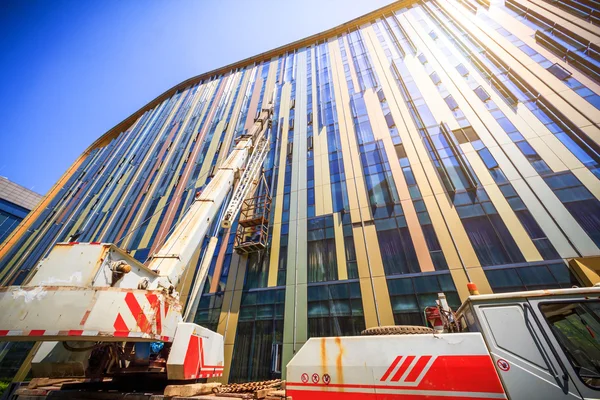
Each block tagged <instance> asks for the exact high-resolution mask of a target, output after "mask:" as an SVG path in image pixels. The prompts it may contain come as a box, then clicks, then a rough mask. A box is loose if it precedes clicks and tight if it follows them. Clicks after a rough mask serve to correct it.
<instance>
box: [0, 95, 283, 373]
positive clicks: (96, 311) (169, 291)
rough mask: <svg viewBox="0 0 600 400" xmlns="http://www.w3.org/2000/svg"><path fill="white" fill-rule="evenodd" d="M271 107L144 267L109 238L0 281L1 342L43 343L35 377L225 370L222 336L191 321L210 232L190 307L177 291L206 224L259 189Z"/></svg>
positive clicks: (58, 252)
mask: <svg viewBox="0 0 600 400" xmlns="http://www.w3.org/2000/svg"><path fill="white" fill-rule="evenodd" d="M272 114H273V106H272V104H271V103H270V104H269V106H268V107H267V108H265V109H262V110H260V111H259V113H258V115H257V116H256V118H255V121H254V125H253V126H252V127H251V128H250V129H249V130H248V131H247V133H244V134H242V135H240V136H238V138H237V139H236V140H237V143H236V144H235V147H234V148H233V150H232V151H231V153H230V154H229V155H228V157H227V158H226V160H225V161H224V162H223V163H222V164H221V165H220V166H219V168H218V169H217V170H216V173H215V174H214V177H213V178H212V180H211V181H210V182H209V184H208V185H207V186H206V187H205V188H204V190H203V191H202V192H201V193H199V194H197V196H196V198H195V199H194V201H193V203H192V204H191V206H190V207H189V209H188V210H187V212H186V214H185V215H184V217H183V218H182V220H181V221H180V222H179V223H178V224H177V225H176V226H175V229H174V230H173V232H172V234H171V235H170V236H169V238H168V239H167V240H166V242H165V243H164V245H163V246H162V247H161V248H160V249H159V250H158V251H157V252H156V253H155V254H154V255H152V256H151V259H150V261H149V263H148V264H147V265H144V264H142V263H140V262H138V261H137V260H135V259H134V258H133V257H131V256H130V255H129V254H127V252H126V251H124V250H122V249H120V248H118V247H117V246H115V245H114V244H109V243H78V242H70V243H58V244H56V245H55V246H54V248H53V249H52V250H51V251H50V252H49V254H48V256H47V257H46V258H45V259H43V260H42V261H41V262H40V263H39V264H38V266H37V267H36V270H35V271H34V274H32V277H31V278H30V279H29V281H28V282H26V283H25V284H24V285H22V286H9V287H2V288H0V310H2V311H1V312H0V341H36V342H41V345H40V346H39V348H38V350H37V352H36V354H35V356H34V357H33V361H32V373H33V375H34V376H43V377H65V376H82V377H90V378H102V377H104V376H113V377H119V376H121V377H122V376H131V374H135V376H136V377H137V378H136V379H138V380H139V381H140V382H142V381H143V382H145V383H146V384H147V383H148V382H156V381H160V380H168V381H190V380H197V379H200V378H209V377H218V376H222V374H223V368H224V364H223V357H224V351H223V337H222V336H221V335H219V334H217V333H215V332H212V331H210V330H208V329H206V328H203V327H201V326H198V325H196V324H194V323H193V322H192V321H193V317H194V314H195V310H196V308H197V305H198V299H199V297H200V296H199V293H198V292H199V291H201V290H202V288H203V287H204V282H205V279H206V276H207V274H208V268H209V266H210V260H211V258H212V255H213V253H214V249H215V245H216V238H215V237H213V238H211V239H210V240H209V243H208V246H207V251H205V254H204V255H203V258H202V262H201V263H200V267H199V269H198V271H197V273H196V278H195V284H194V289H193V290H192V294H191V296H190V299H189V300H188V301H187V309H185V308H184V304H182V301H181V299H180V295H179V293H180V292H181V290H182V286H183V283H184V282H183V280H184V277H185V276H186V274H187V273H188V272H189V270H190V269H193V268H195V261H194V260H196V259H197V257H198V253H199V252H200V250H201V246H202V243H203V241H204V238H205V235H206V234H207V232H208V231H209V229H210V227H211V225H212V224H214V223H216V224H219V223H220V224H221V225H222V226H225V227H228V226H231V222H232V221H233V220H234V218H235V217H236V215H237V214H238V212H239V210H240V207H241V205H242V202H243V201H244V199H245V198H246V196H248V195H249V194H250V193H252V192H253V190H254V189H255V188H256V186H257V183H258V182H259V176H260V173H261V170H262V164H263V162H264V160H265V158H266V155H267V153H268V147H269V141H268V132H269V130H270V127H271V118H272ZM232 189H233V190H232ZM222 209H224V212H220V210H222ZM219 216H222V218H221V219H220V220H219ZM192 264H193V265H192ZM141 377H145V379H141ZM148 377H150V379H147V378H148Z"/></svg>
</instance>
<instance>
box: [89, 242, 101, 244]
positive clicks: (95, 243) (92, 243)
mask: <svg viewBox="0 0 600 400" xmlns="http://www.w3.org/2000/svg"><path fill="white" fill-rule="evenodd" d="M90 244H102V242H90Z"/></svg>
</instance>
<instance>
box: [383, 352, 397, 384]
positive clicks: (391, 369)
mask: <svg viewBox="0 0 600 400" xmlns="http://www.w3.org/2000/svg"><path fill="white" fill-rule="evenodd" d="M401 359H402V356H398V357H396V359H395V360H394V362H392V365H390V367H389V368H388V369H387V371H385V374H383V376H382V377H381V379H380V381H382V382H383V381H385V380H387V378H389V376H390V374H391V373H392V371H394V369H395V368H396V366H397V365H398V363H399V362H400V360H401Z"/></svg>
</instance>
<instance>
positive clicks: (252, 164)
mask: <svg viewBox="0 0 600 400" xmlns="http://www.w3.org/2000/svg"><path fill="white" fill-rule="evenodd" d="M268 152H269V141H268V140H267V137H266V135H261V136H260V139H259V140H258V143H257V144H256V146H254V151H253V152H252V154H251V155H250V159H249V160H248V164H247V165H246V169H244V172H243V173H242V176H241V177H240V182H239V183H238V185H237V186H236V188H235V191H234V192H233V195H232V196H231V200H230V202H229V206H228V207H227V210H225V214H224V216H223V220H222V222H221V226H222V227H224V228H230V227H231V225H232V224H233V219H234V218H235V216H236V215H237V213H238V212H239V211H240V208H241V207H242V202H243V201H244V199H245V198H246V196H247V195H248V193H249V192H250V189H251V188H253V187H255V185H256V183H257V182H255V181H257V179H258V178H257V177H258V173H259V171H260V169H261V168H262V165H263V163H264V161H265V159H266V158H267V154H268Z"/></svg>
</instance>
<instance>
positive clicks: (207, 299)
mask: <svg viewBox="0 0 600 400" xmlns="http://www.w3.org/2000/svg"><path fill="white" fill-rule="evenodd" d="M222 305H223V293H215V294H210V293H207V294H203V295H202V297H200V302H199V303H198V311H196V316H195V317H194V323H195V324H198V325H200V326H203V327H205V328H207V329H210V330H211V331H213V332H216V331H217V326H218V325H219V317H220V315H221V306H222Z"/></svg>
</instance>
